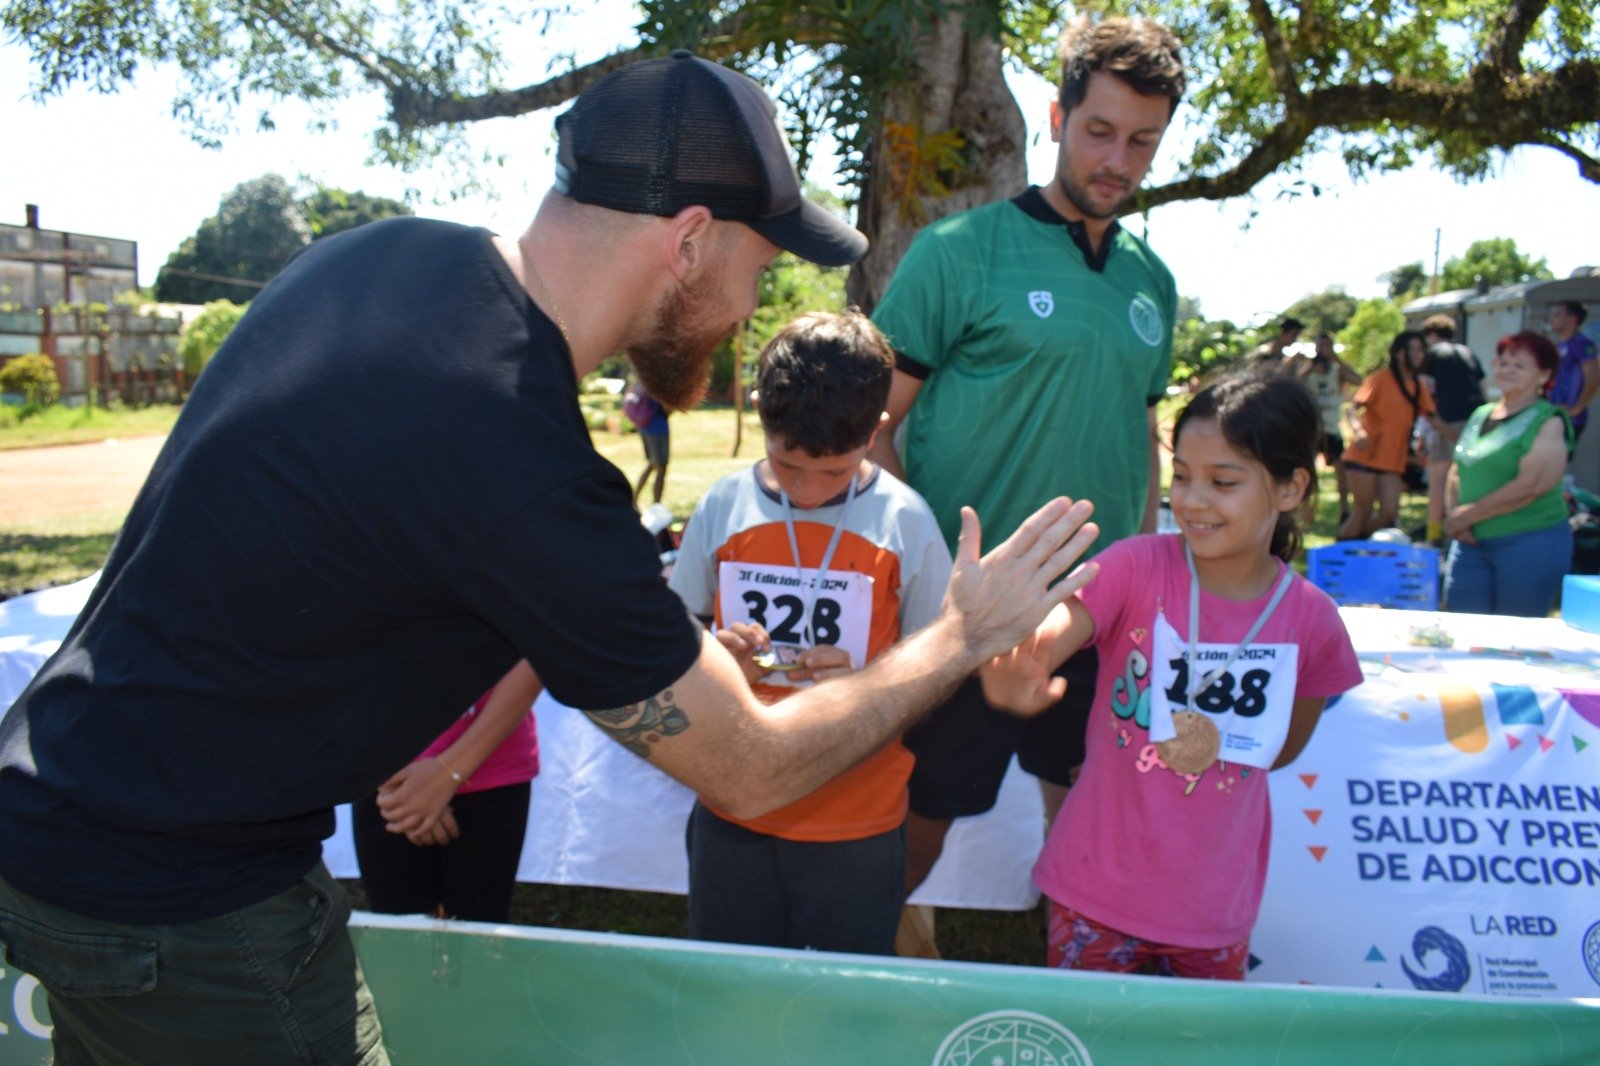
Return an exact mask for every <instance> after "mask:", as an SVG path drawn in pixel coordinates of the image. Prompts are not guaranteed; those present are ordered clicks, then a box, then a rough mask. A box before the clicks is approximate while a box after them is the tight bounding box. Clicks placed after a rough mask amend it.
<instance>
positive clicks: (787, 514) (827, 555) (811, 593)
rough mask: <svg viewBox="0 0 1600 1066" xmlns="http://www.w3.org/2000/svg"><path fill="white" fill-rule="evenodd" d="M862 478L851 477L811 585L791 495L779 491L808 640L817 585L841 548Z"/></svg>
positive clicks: (859, 474) (808, 638) (853, 475)
mask: <svg viewBox="0 0 1600 1066" xmlns="http://www.w3.org/2000/svg"><path fill="white" fill-rule="evenodd" d="M860 477H861V472H860V470H859V469H858V470H856V472H855V473H853V474H852V475H851V476H850V491H849V492H847V493H846V494H845V497H844V506H843V507H841V508H840V509H839V518H838V521H836V522H834V524H833V536H831V537H829V538H828V550H827V551H825V552H823V553H822V563H821V565H820V566H818V567H817V576H816V579H815V580H813V581H812V582H811V583H810V584H809V585H808V584H807V583H806V568H805V567H804V566H801V565H800V540H799V538H798V537H796V536H795V533H794V508H792V507H790V506H789V494H788V493H787V492H784V491H783V489H782V488H779V489H778V499H779V500H780V501H782V503H783V524H784V526H785V527H787V529H788V530H789V551H790V553H791V554H792V555H793V556H794V569H795V573H797V574H799V575H800V588H801V590H802V594H803V595H804V596H805V600H804V603H805V607H804V608H803V609H802V611H801V614H800V626H801V631H802V632H803V633H805V634H806V639H807V640H810V639H811V604H812V601H813V600H815V599H816V597H817V585H818V584H819V583H820V582H821V581H822V578H823V576H824V575H825V574H827V572H828V564H829V563H831V562H833V552H834V549H835V548H837V547H838V546H839V538H840V537H841V536H843V534H844V520H845V518H846V516H848V515H849V514H850V504H851V503H852V502H853V501H854V500H855V498H856V482H857V481H858V480H859V479H860ZM774 480H776V479H774Z"/></svg>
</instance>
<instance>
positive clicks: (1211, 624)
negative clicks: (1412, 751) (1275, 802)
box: [1033, 534, 1361, 948]
mask: <svg viewBox="0 0 1600 1066" xmlns="http://www.w3.org/2000/svg"><path fill="white" fill-rule="evenodd" d="M1095 561H1096V562H1097V563H1099V564H1100V573H1099V575H1098V576H1097V577H1096V578H1095V579H1094V580H1093V581H1091V582H1090V583H1089V584H1088V585H1087V586H1086V587H1085V588H1084V589H1083V590H1082V591H1081V592H1079V594H1078V595H1079V598H1080V599H1082V601H1083V603H1084V605H1085V606H1086V607H1088V609H1089V614H1090V616H1091V617H1092V618H1093V619H1094V623H1095V636H1094V645H1095V647H1096V648H1097V649H1098V650H1099V653H1100V673H1099V679H1098V682H1097V684H1096V687H1095V701H1094V707H1093V709H1092V710H1091V712H1090V715H1089V725H1088V730H1089V733H1088V741H1087V754H1086V756H1085V759H1084V766H1083V772H1082V774H1081V776H1080V777H1079V779H1078V782H1077V784H1076V785H1074V786H1073V788H1072V790H1071V791H1070V792H1068V793H1067V799H1066V803H1065V804H1064V805H1063V806H1062V808H1061V813H1060V815H1059V816H1058V817H1057V818H1056V821H1055V825H1054V826H1053V828H1052V829H1051V832H1050V836H1049V839H1048V840H1046V842H1045V846H1044V851H1043V853H1042V854H1041V855H1040V856H1039V861H1038V863H1037V864H1036V865H1035V866H1034V870H1033V879H1034V882H1035V883H1036V884H1037V885H1038V886H1039V889H1040V890H1041V891H1042V892H1044V894H1045V895H1047V896H1049V897H1050V898H1051V899H1053V900H1056V901H1058V902H1060V903H1063V904H1065V905H1066V906H1068V907H1071V908H1072V909H1073V910H1076V911H1080V912H1081V913H1083V914H1085V915H1087V916H1088V917H1090V918H1093V919H1094V920H1095V921H1097V922H1100V923H1102V924H1104V925H1108V926H1110V927H1112V928H1114V929H1117V930H1119V931H1121V932H1124V933H1127V934H1129V935H1131V936H1136V937H1139V938H1141V939H1144V940H1149V941H1152V942H1154V943H1158V944H1164V945H1171V946H1176V947H1191V948H1212V947H1223V946H1225V945H1228V944H1233V943H1236V942H1238V941H1240V940H1244V939H1246V938H1248V937H1249V935H1250V929H1251V927H1252V926H1253V925H1254V924H1255V920H1256V913H1257V911H1258V910H1259V909H1260V906H1261V890H1262V885H1263V883H1264V882H1265V880H1266V874H1267V854H1268V849H1269V847H1270V844H1271V833H1272V822H1271V812H1270V810H1269V798H1268V790H1267V775H1266V772H1265V771H1263V770H1256V769H1251V768H1250V767H1242V766H1238V765H1236V764H1232V763H1225V762H1218V763H1215V764H1213V765H1212V766H1211V768H1210V769H1208V770H1206V771H1204V772H1202V773H1200V774H1198V775H1191V776H1184V775H1181V774H1178V773H1176V772H1175V771H1173V770H1170V769H1168V768H1167V766H1166V765H1165V764H1164V763H1163V762H1162V761H1161V758H1160V755H1159V754H1158V752H1157V750H1156V747H1155V745H1154V744H1153V743H1151V741H1150V737H1149V687H1150V678H1151V670H1150V657H1151V652H1152V636H1153V633H1154V631H1155V627H1156V621H1157V615H1158V612H1159V613H1161V614H1164V615H1165V618H1166V621H1167V622H1168V623H1169V624H1170V625H1172V626H1173V628H1174V629H1176V630H1177V633H1178V634H1179V635H1180V636H1182V637H1184V638H1187V636H1188V629H1189V569H1188V566H1187V564H1186V563H1185V562H1184V554H1183V539H1182V538H1181V537H1179V536H1175V535H1171V534H1163V535H1154V536H1140V537H1132V538H1129V539H1127V540H1122V541H1119V542H1117V543H1116V544H1113V545H1112V546H1111V547H1109V548H1107V549H1106V550H1105V551H1103V552H1101V553H1100V554H1099V555H1097V556H1095ZM1280 565H1281V564H1280ZM1270 597H1271V590H1269V591H1268V592H1267V593H1264V594H1263V595H1262V596H1261V597H1259V598H1258V599H1254V600H1250V601H1247V602H1241V601H1235V600H1226V599H1222V598H1220V597H1216V596H1212V595H1210V594H1209V593H1201V597H1200V630H1201V632H1200V639H1201V640H1202V641H1207V642H1233V641H1238V640H1239V639H1241V638H1242V637H1243V636H1244V635H1245V633H1246V632H1247V631H1248V630H1249V628H1250V626H1251V624H1252V623H1253V622H1254V621H1255V620H1256V617H1257V616H1258V615H1260V613H1261V610H1262V608H1263V607H1265V606H1266V604H1267V601H1268V600H1269V599H1270ZM1267 644H1294V645H1297V646H1298V649H1299V651H1298V655H1297V663H1298V665H1297V673H1296V679H1295V684H1294V698H1296V699H1299V698H1304V697H1313V696H1333V695H1336V694H1338V693H1341V692H1344V691H1346V690H1347V689H1350V688H1353V687H1355V686H1356V685H1358V684H1360V682H1361V667H1360V665H1359V664H1358V663H1357V661H1356V654H1355V649H1354V648H1353V647H1352V646H1351V644H1350V637H1349V634H1347V633H1346V632H1345V629H1344V624H1343V623H1342V622H1341V621H1340V619H1339V613H1338V608H1337V607H1336V606H1335V605H1334V603H1333V601H1332V600H1331V599H1329V597H1328V596H1327V594H1326V593H1324V592H1322V591H1321V590H1320V589H1318V588H1316V587H1315V586H1314V585H1312V584H1311V583H1310V582H1308V581H1306V580H1305V579H1304V578H1301V577H1298V576H1296V577H1294V578H1293V579H1292V580H1291V583H1290V586H1289V589H1288V592H1287V593H1286V594H1285V596H1284V598H1283V601H1282V602H1281V603H1280V604H1279V605H1278V607H1277V609H1276V610H1275V611H1274V612H1273V614H1272V616H1271V618H1270V619H1269V620H1268V622H1267V624H1266V626H1265V627H1264V628H1263V629H1262V631H1261V633H1260V634H1259V635H1258V636H1257V637H1256V639H1255V641H1253V642H1252V647H1259V646H1261V645H1267Z"/></svg>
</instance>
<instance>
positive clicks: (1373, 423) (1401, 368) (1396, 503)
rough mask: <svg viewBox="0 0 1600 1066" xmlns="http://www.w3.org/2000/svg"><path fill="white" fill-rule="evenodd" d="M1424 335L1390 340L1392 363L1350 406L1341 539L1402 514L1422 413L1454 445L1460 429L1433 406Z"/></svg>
mask: <svg viewBox="0 0 1600 1066" xmlns="http://www.w3.org/2000/svg"><path fill="white" fill-rule="evenodd" d="M1427 355H1428V352H1427V348H1426V346H1425V345H1424V344H1423V341H1422V334H1420V333H1416V332H1413V331H1411V330H1406V331H1404V332H1402V333H1398V334H1396V335H1395V338H1394V340H1392V341H1390V342H1389V365H1388V366H1386V367H1384V368H1382V369H1380V370H1375V371H1373V372H1372V373H1370V374H1368V375H1367V376H1366V378H1365V379H1364V380H1363V381H1362V382H1361V387H1360V388H1358V389H1357V390H1356V394H1355V396H1354V397H1352V398H1351V401H1350V406H1349V408H1348V409H1347V411H1346V417H1347V419H1348V421H1349V426H1348V428H1349V430H1350V443H1349V444H1348V445H1347V446H1346V447H1345V450H1344V468H1345V476H1346V477H1347V478H1348V479H1349V482H1350V497H1351V507H1350V517H1349V518H1348V519H1346V520H1345V523H1344V526H1343V528H1341V529H1340V530H1339V539H1340V540H1361V539H1362V538H1364V537H1366V536H1368V535H1369V534H1371V533H1372V532H1373V531H1374V530H1379V529H1387V528H1389V527H1391V526H1393V525H1394V524H1395V522H1396V521H1397V520H1398V519H1399V517H1400V490H1401V487H1402V482H1401V477H1402V475H1404V474H1405V471H1406V456H1407V454H1408V453H1409V452H1410V450H1411V430H1412V428H1413V427H1414V426H1415V425H1416V422H1417V419H1418V418H1419V417H1421V418H1426V419H1427V420H1428V423H1429V425H1431V426H1432V427H1433V431H1434V432H1435V433H1439V434H1443V435H1444V437H1445V439H1446V440H1447V441H1448V442H1449V443H1450V444H1451V445H1453V444H1454V443H1455V437H1456V435H1455V433H1454V431H1452V430H1451V429H1450V427H1449V426H1448V425H1446V424H1445V422H1444V421H1443V420H1442V419H1440V418H1439V416H1438V414H1437V413H1436V412H1435V410H1434V405H1433V395H1432V394H1431V393H1430V392H1429V391H1428V387H1427V385H1426V384H1425V383H1424V382H1423V380H1422V377H1421V372H1422V366H1423V363H1424V361H1425V360H1426V359H1427Z"/></svg>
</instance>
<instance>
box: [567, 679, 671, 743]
mask: <svg viewBox="0 0 1600 1066" xmlns="http://www.w3.org/2000/svg"><path fill="white" fill-rule="evenodd" d="M584 713H585V714H587V715H588V716H589V718H590V720H592V721H593V722H594V724H595V725H597V726H599V727H600V728H601V729H603V730H605V731H606V732H607V733H609V734H610V735H611V739H612V740H615V741H616V742H617V743H619V744H621V745H622V746H623V747H625V748H627V749H628V750H629V751H631V752H633V753H634V754H635V755H637V756H639V757H640V758H641V759H648V758H649V757H650V745H652V744H656V743H659V742H660V741H661V739H662V738H663V737H675V736H677V735H678V734H679V733H682V732H683V731H684V730H685V729H688V728H689V716H688V715H686V714H684V713H683V708H681V707H679V706H678V705H677V704H676V703H674V702H673V699H672V690H671V689H667V691H665V692H663V693H661V694H660V695H658V696H652V697H650V698H649V699H647V700H645V701H644V702H643V703H630V704H628V705H627V706H626V707H618V708H616V709H614V710H609V711H585V712H584Z"/></svg>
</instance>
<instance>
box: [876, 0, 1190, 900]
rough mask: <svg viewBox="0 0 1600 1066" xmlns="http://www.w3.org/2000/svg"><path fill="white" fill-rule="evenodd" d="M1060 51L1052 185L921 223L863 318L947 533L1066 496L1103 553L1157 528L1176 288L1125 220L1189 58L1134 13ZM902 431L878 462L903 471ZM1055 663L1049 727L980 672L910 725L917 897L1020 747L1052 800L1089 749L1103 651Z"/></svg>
mask: <svg viewBox="0 0 1600 1066" xmlns="http://www.w3.org/2000/svg"><path fill="white" fill-rule="evenodd" d="M1061 57H1062V78H1061V93H1060V97H1059V98H1058V99H1057V100H1055V101H1053V102H1052V103H1051V105H1050V136H1051V139H1052V140H1055V141H1056V142H1058V143H1059V144H1060V146H1061V147H1060V151H1059V154H1058V156H1057V159H1056V173H1055V180H1054V181H1052V182H1051V183H1050V184H1049V185H1047V186H1043V187H1036V188H1030V189H1028V190H1027V191H1026V192H1024V193H1022V194H1021V195H1020V196H1018V197H1017V198H1015V199H1014V200H1009V201H1004V202H1000V203H994V204H988V205H985V206H983V207H979V208H976V209H974V210H971V211H967V212H963V213H961V214H959V215H955V216H952V217H950V218H946V219H942V220H940V221H939V222H936V223H934V224H932V225H930V226H928V227H927V228H926V229H925V230H923V231H922V232H921V233H920V234H918V235H917V238H916V239H915V240H914V241H913V242H912V244H911V247H910V249H909V250H908V251H907V252H906V255H905V258H904V259H903V260H901V262H900V265H899V267H898V268H897V270H896V272H895V275H894V278H893V279H892V280H891V281H890V283H889V288H888V290H887V291H886V292H885V293H884V297H883V301H882V302H881V303H880V304H879V305H878V307H877V309H876V310H875V311H874V312H873V316H872V317H873V320H874V321H875V322H876V323H877V324H878V326H879V327H880V328H881V329H882V330H883V331H884V332H885V333H886V334H888V336H889V338H890V340H891V341H892V342H893V343H894V347H895V352H896V356H897V366H896V371H895V375H894V383H893V385H892V387H891V390H890V393H889V407H888V411H889V419H890V423H891V424H890V427H889V428H890V429H891V430H894V429H896V428H898V427H900V425H901V424H902V423H904V428H905V436H904V456H905V462H904V467H903V469H904V472H905V473H904V476H905V479H906V480H907V481H909V482H910V484H911V486H912V487H913V488H915V489H916V490H917V491H919V492H920V493H922V495H923V496H924V497H926V498H927V500H928V503H929V504H931V505H932V507H933V511H934V514H935V515H936V516H937V518H938V519H939V523H940V525H941V527H942V528H943V530H944V533H945V536H946V537H947V538H948V539H949V540H950V542H951V543H952V544H953V543H954V542H955V537H956V534H957V532H958V530H959V519H960V508H961V507H962V506H964V505H971V506H975V507H977V508H978V511H979V513H981V514H982V515H983V516H984V521H985V523H987V526H988V527H992V528H994V529H995V530H996V531H997V532H998V533H999V534H1000V535H1002V536H1003V535H1004V534H1005V533H1006V532H1007V531H1009V530H1011V529H1013V528H1015V527H1016V525H1017V524H1018V523H1020V522H1021V521H1022V519H1023V518H1024V517H1025V516H1026V515H1027V514H1028V513H1029V512H1030V511H1032V510H1033V509H1034V508H1035V507H1037V506H1038V505H1039V503H1040V502H1042V501H1044V500H1047V499H1049V498H1051V497H1052V496H1055V495H1058V494H1065V495H1068V496H1072V497H1075V498H1081V499H1088V500H1090V501H1092V502H1093V503H1094V506H1095V520H1096V521H1097V522H1098V523H1099V525H1100V529H1101V535H1100V540H1099V546H1102V547H1103V546H1104V545H1106V544H1109V543H1111V542H1112V541H1115V540H1119V539H1121V538H1123V537H1127V536H1130V535H1132V534H1134V533H1137V532H1139V531H1140V530H1148V531H1153V530H1154V528H1155V514H1156V503H1157V499H1158V496H1159V471H1160V466H1159V459H1158V453H1157V447H1156V442H1155V425H1156V419H1155V404H1156V401H1157V400H1158V399H1160V397H1161V396H1162V395H1163V393H1164V392H1165V389H1166V384H1167V378H1168V372H1169V370H1170V365H1171V357H1172V327H1173V320H1174V315H1175V309H1176V304H1177V291H1176V287H1175V286H1174V284H1173V280H1172V274H1171V273H1170V272H1169V271H1168V270H1167V268H1166V266H1165V264H1163V263H1162V262H1161V260H1160V259H1158V258H1157V257H1156V256H1155V254H1154V253H1153V252H1151V251H1150V249H1149V248H1148V247H1146V245H1145V243H1144V242H1143V241H1141V240H1140V239H1138V238H1137V237H1135V236H1133V235H1132V234H1131V233H1128V232H1127V231H1126V230H1124V229H1122V227H1121V226H1119V225H1118V224H1117V221H1116V220H1117V216H1118V215H1119V214H1121V213H1122V211H1123V210H1124V209H1125V208H1126V207H1127V205H1128V203H1129V201H1130V199H1131V198H1132V197H1133V195H1134V193H1135V191H1136V190H1137V189H1138V188H1139V185H1140V183H1141V182H1142V181H1143V180H1144V177H1145V173H1146V172H1147V171H1148V170H1149V168H1150V163H1151V160H1152V159H1153V158H1154V157H1155V153H1156V149H1157V148H1158V147H1159V145H1160V143H1161V138H1162V135H1163V134H1164V133H1165V132H1166V128H1167V124H1168V122H1169V121H1171V118H1172V114H1173V111H1174V110H1175V109H1176V107H1177V104H1178V100H1179V98H1180V97H1181V96H1182V94H1183V89H1184V84H1185V76H1184V71H1183V63H1182V58H1181V56H1180V51H1179V44H1178V41H1177V39H1176V38H1175V37H1173V35H1172V34H1171V33H1170V32H1169V31H1168V30H1167V29H1165V28H1164V27H1163V26H1161V25H1159V24H1158V23H1155V22H1153V21H1151V20H1149V19H1139V18H1133V19H1128V18H1108V19H1105V20H1103V21H1101V22H1098V23H1094V22H1090V21H1087V20H1079V21H1077V22H1075V23H1074V24H1073V25H1072V26H1070V27H1069V28H1068V29H1067V31H1066V33H1065V34H1064V35H1063V37H1062V42H1061ZM892 436H894V434H893V433H892V432H887V433H880V434H879V435H878V441H879V443H878V445H877V446H876V448H875V451H874V454H873V458H874V459H875V460H877V461H878V462H879V463H881V464H882V465H883V466H885V467H886V468H888V469H889V470H891V471H893V472H895V473H896V474H899V473H901V470H902V465H901V461H900V458H899V456H898V455H896V454H895V452H894V448H893V445H892V444H890V443H889V442H890V440H891V437H892ZM1086 657H1087V658H1086ZM1063 673H1064V674H1065V676H1067V677H1068V679H1069V683H1068V694H1067V696H1066V698H1065V699H1064V700H1063V701H1062V703H1061V704H1060V705H1058V706H1056V707H1054V708H1052V709H1051V710H1050V711H1048V712H1046V714H1045V715H1044V716H1043V717H1042V718H1040V719H1036V720H1034V721H1031V722H1029V723H1026V724H1025V723H1023V722H1021V721H1020V720H1015V719H1011V718H1009V717H1008V716H1006V715H1003V714H1000V713H998V712H995V711H992V710H990V709H989V708H988V706H987V704H985V703H984V701H983V697H982V693H981V691H980V690H979V687H978V685H977V683H976V681H973V682H970V683H969V684H968V685H967V686H964V687H963V689H962V690H961V691H960V692H958V693H957V695H956V696H955V697H953V698H952V700H951V702H950V703H949V704H947V705H945V706H944V707H943V708H941V709H940V710H938V711H936V712H935V713H934V715H933V716H932V717H931V718H929V719H928V720H927V721H926V722H924V723H923V724H922V725H920V726H918V727H917V728H916V729H914V730H913V731H912V732H911V733H910V734H908V736H907V744H908V745H909V746H910V747H911V748H912V750H913V751H914V752H916V755H917V767H916V770H915V772H914V775H913V777H912V782H911V810H912V813H911V816H910V818H909V820H908V823H907V824H908V830H909V839H908V844H909V851H910V862H909V869H908V877H907V883H908V891H909V890H910V889H914V888H915V887H916V886H917V885H918V884H920V883H921V881H922V879H923V878H924V877H925V876H926V874H927V872H928V870H929V869H931V868H932V865H933V862H934V860H936V859H937V858H938V855H939V852H940V850H942V848H943V841H944V834H945V832H946V831H947V830H948V828H949V826H950V822H951V820H952V819H954V818H957V817H962V816H965V815H970V814H978V813H982V812H983V811H986V810H988V809H989V808H990V807H992V806H993V805H994V800H995V796H996V794H997V792H998V790H999V786H1000V780H1001V778H1002V777H1003V776H1004V775H1005V770H1006V767H1007V765H1008V764H1009V762H1010V758H1011V754H1012V752H1013V751H1016V752H1018V753H1019V755H1020V758H1021V762H1022V766H1023V767H1024V768H1025V769H1027V770H1029V771H1031V772H1033V773H1035V774H1037V775H1038V776H1039V777H1040V778H1041V779H1042V780H1043V781H1045V782H1046V783H1047V785H1049V784H1053V785H1055V786H1058V787H1057V788H1055V789H1048V788H1047V791H1046V796H1047V801H1048V802H1050V803H1051V810H1052V813H1053V810H1054V807H1055V806H1056V805H1059V802H1060V797H1061V796H1062V795H1064V793H1065V787H1066V786H1067V785H1068V784H1069V783H1070V780H1071V777H1072V776H1073V773H1074V771H1075V769H1076V767H1077V766H1078V765H1079V764H1080V763H1082V761H1083V728H1084V720H1085V718H1086V715H1087V711H1088V703H1089V700H1090V698H1091V697H1092V696H1093V693H1094V663H1093V652H1092V651H1088V652H1085V653H1083V654H1081V655H1080V656H1076V657H1074V659H1072V660H1069V662H1068V663H1067V664H1066V666H1064V667H1063Z"/></svg>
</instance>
